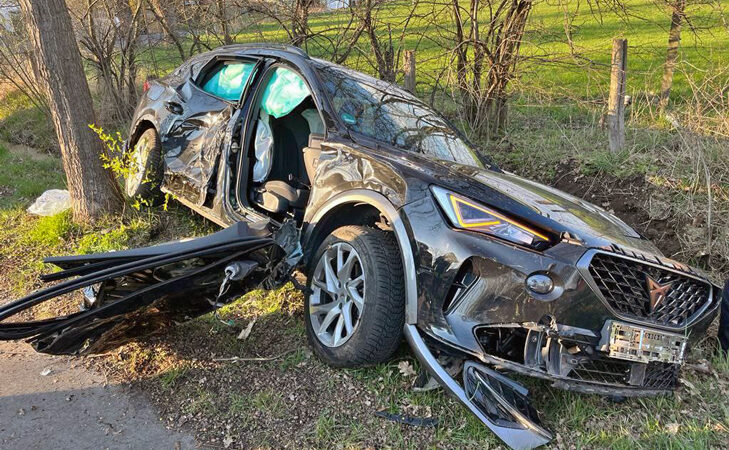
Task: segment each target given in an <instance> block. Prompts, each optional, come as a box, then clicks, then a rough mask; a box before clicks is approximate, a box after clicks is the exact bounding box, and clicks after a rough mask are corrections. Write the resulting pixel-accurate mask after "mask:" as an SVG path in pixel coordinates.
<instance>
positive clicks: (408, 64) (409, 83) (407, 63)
mask: <svg viewBox="0 0 729 450" xmlns="http://www.w3.org/2000/svg"><path fill="white" fill-rule="evenodd" d="M402 67H403V71H404V72H405V78H404V79H403V87H404V88H405V90H406V91H408V92H410V93H411V94H414V93H415V50H405V53H403V60H402Z"/></svg>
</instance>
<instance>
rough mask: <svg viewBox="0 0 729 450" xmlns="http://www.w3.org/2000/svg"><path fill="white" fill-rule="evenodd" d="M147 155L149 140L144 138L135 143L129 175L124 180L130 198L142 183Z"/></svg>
mask: <svg viewBox="0 0 729 450" xmlns="http://www.w3.org/2000/svg"><path fill="white" fill-rule="evenodd" d="M148 155H149V140H148V139H147V138H146V137H143V138H142V139H140V140H139V142H137V144H136V145H135V146H134V150H133V151H132V154H131V161H130V163H131V164H130V167H129V173H128V174H127V179H126V190H127V196H129V197H132V196H133V195H134V194H135V193H136V192H137V189H138V188H139V186H140V185H141V184H142V182H143V181H144V180H143V179H142V178H143V177H144V169H145V167H146V165H147V157H148Z"/></svg>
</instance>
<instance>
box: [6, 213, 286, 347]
mask: <svg viewBox="0 0 729 450" xmlns="http://www.w3.org/2000/svg"><path fill="white" fill-rule="evenodd" d="M299 254H300V247H299V244H298V231H297V230H296V227H295V226H294V225H293V223H290V224H289V223H287V224H284V226H282V227H281V228H280V229H277V230H276V232H275V233H273V234H272V233H271V232H270V231H269V229H268V224H267V223H262V224H253V225H250V226H249V225H247V224H245V223H242V222H240V223H237V224H235V225H233V226H231V227H229V228H227V229H225V230H223V231H219V232H217V233H214V234H211V235H209V236H205V237H201V238H197V239H192V240H187V241H179V242H173V243H168V244H161V245H157V246H153V247H146V248H138V249H131V250H125V251H118V252H109V253H100V254H93V255H79V256H67V257H54V258H47V259H46V260H45V261H46V262H48V263H51V264H55V265H56V266H58V267H60V268H61V269H63V270H62V271H60V272H56V273H51V274H48V275H44V276H42V277H41V278H42V280H43V281H46V282H50V281H57V280H65V281H62V282H60V283H58V284H56V285H54V286H51V287H48V288H46V289H42V290H39V291H37V292H34V293H33V294H31V295H29V296H27V297H24V298H21V299H19V300H15V301H13V302H10V303H7V304H4V305H2V306H0V340H16V339H27V340H28V341H29V342H30V343H31V344H32V345H33V346H34V347H35V349H36V350H37V351H39V352H43V353H50V354H89V353H100V352H104V351H107V350H109V349H112V348H114V347H117V346H119V345H121V344H124V343H125V342H128V341H129V340H132V339H134V338H136V337H139V336H141V335H144V334H146V333H149V332H152V331H155V330H158V329H160V328H161V327H164V326H166V325H168V324H171V323H173V322H182V321H185V320H188V319H190V318H192V317H196V316H199V315H201V314H204V313H206V312H209V311H211V310H212V309H214V308H216V307H218V306H220V305H221V304H224V303H226V302H228V301H231V300H233V299H235V298H237V297H239V296H240V295H242V294H244V293H245V292H247V291H250V290H252V289H254V288H256V287H257V286H259V285H260V283H262V282H264V281H269V285H268V286H269V287H270V286H272V285H275V283H273V282H272V280H274V281H275V280H282V279H284V278H285V275H288V273H289V271H290V269H291V267H293V265H295V263H296V259H297V255H299ZM76 291H82V292H83V293H84V300H83V303H82V307H81V311H79V312H76V313H72V314H68V315H63V316H58V317H54V318H51V319H45V320H31V321H17V320H15V321H13V320H8V319H10V318H12V317H13V316H16V317H17V316H18V315H19V314H20V313H22V312H23V311H26V310H28V309H29V308H32V307H33V306H35V305H38V304H40V303H43V302H47V301H49V300H53V299H56V298H58V297H60V296H64V295H69V294H72V293H74V292H76Z"/></svg>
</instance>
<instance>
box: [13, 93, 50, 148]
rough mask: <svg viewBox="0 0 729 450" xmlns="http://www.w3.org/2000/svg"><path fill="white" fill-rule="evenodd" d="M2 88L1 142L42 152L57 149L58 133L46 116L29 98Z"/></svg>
mask: <svg viewBox="0 0 729 450" xmlns="http://www.w3.org/2000/svg"><path fill="white" fill-rule="evenodd" d="M2 88H3V87H2V86H0V140H2V141H7V142H12V143H14V144H23V145H29V146H31V147H34V148H37V149H38V150H41V151H51V150H53V149H54V148H55V147H56V131H55V129H54V128H53V123H51V121H50V119H49V118H48V117H47V116H46V114H45V113H44V112H43V111H42V110H41V109H39V108H37V107H36V106H35V105H34V104H33V103H32V102H31V101H30V99H29V98H28V97H26V96H25V95H23V94H22V93H21V92H19V91H17V90H14V89H7V90H6V91H5V92H3V90H2Z"/></svg>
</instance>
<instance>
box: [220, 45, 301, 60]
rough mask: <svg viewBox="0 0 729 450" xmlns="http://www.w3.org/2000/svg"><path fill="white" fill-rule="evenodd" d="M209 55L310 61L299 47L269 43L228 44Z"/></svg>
mask: <svg viewBox="0 0 729 450" xmlns="http://www.w3.org/2000/svg"><path fill="white" fill-rule="evenodd" d="M208 54H209V55H216V54H228V55H237V56H244V55H275V56H282V57H299V58H303V59H310V58H309V55H308V54H307V53H306V52H305V51H304V50H302V49H301V48H299V47H295V46H293V45H285V44H269V43H263V42H261V43H252V44H230V45H224V46H222V47H218V48H216V49H214V50H212V51H210V52H208Z"/></svg>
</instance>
